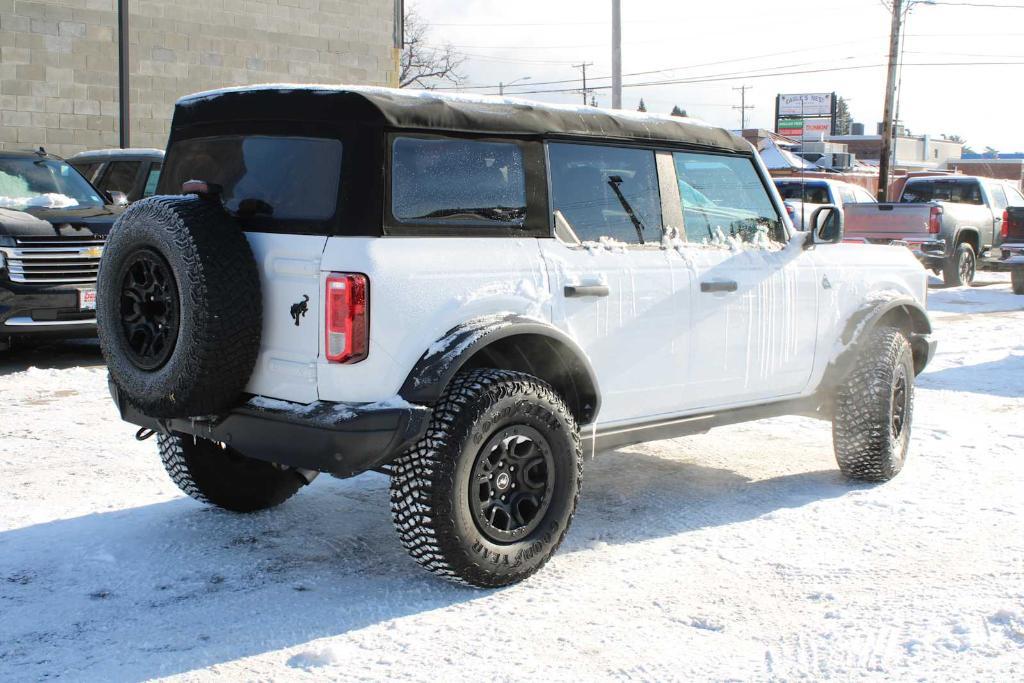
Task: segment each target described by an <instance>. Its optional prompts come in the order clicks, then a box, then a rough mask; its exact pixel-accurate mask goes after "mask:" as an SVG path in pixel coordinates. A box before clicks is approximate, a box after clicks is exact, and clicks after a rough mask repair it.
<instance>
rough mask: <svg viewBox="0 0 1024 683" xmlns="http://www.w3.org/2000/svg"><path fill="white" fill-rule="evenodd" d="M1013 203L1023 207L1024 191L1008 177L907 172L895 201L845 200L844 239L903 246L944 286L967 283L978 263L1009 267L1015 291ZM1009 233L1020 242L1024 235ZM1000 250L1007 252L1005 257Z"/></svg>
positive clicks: (1018, 278) (1022, 263)
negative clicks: (849, 202) (914, 175)
mask: <svg viewBox="0 0 1024 683" xmlns="http://www.w3.org/2000/svg"><path fill="white" fill-rule="evenodd" d="M1017 209H1022V210H1024V195H1022V194H1021V192H1020V190H1019V189H1018V188H1017V186H1016V185H1015V184H1014V183H1011V182H1009V181H1004V180H996V179H992V178H980V177H976V176H961V175H942V176H924V177H917V178H911V179H910V180H908V181H907V183H906V185H905V186H904V187H903V192H902V194H901V196H900V200H899V202H898V203H883V204H854V205H849V206H846V207H845V210H844V213H845V225H846V235H845V239H846V241H849V242H867V243H871V244H892V243H896V244H902V245H905V246H908V247H909V248H910V249H912V250H913V251H914V254H915V255H916V256H917V257H918V259H919V260H920V261H921V263H923V264H924V266H925V267H926V268H930V269H932V270H933V271H935V273H936V274H937V275H938V274H941V275H942V277H943V280H944V281H945V282H946V284H947V285H949V286H958V285H969V284H971V282H972V281H973V280H974V274H975V272H976V271H977V270H978V269H979V268H980V269H982V270H1002V271H1007V270H1008V271H1011V272H1013V273H1014V275H1013V278H1014V282H1016V283H1018V285H1015V287H1014V291H1017V290H1018V289H1021V287H1024V282H1022V277H1024V275H1021V274H1020V272H1021V269H1024V257H1020V256H1015V255H1012V254H1016V253H1017V252H1012V250H1011V249H1010V237H1009V236H1010V230H1011V229H1013V230H1017V229H1018V226H1019V223H1017V222H1015V221H1016V220H1017V219H1015V218H1014V217H1011V214H1013V216H1018V215H1020V212H1018V211H1017ZM1014 239H1015V240H1016V242H1014V244H1018V246H1020V247H1021V248H1024V235H1022V236H1021V238H1014ZM1004 244H1005V245H1006V249H1004ZM1004 251H1006V252H1012V254H1011V253H1007V254H1006V255H1005V258H1004ZM1018 259H1019V262H1018ZM1018 293H1024V291H1018Z"/></svg>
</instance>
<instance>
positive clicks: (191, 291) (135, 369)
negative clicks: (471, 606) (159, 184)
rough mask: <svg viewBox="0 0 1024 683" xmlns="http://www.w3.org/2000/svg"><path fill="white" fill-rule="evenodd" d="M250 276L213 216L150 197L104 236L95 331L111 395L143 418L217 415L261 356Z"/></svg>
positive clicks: (227, 224)
mask: <svg viewBox="0 0 1024 683" xmlns="http://www.w3.org/2000/svg"><path fill="white" fill-rule="evenodd" d="M261 310H262V298H261V295H260V282H259V273H258V270H257V268H256V262H255V260H254V259H253V255H252V250H251V249H250V247H249V243H248V242H247V241H246V239H245V235H243V234H242V232H241V231H240V230H239V228H238V227H237V226H236V225H235V224H234V222H233V221H232V219H231V218H230V217H229V216H228V215H227V214H226V213H225V212H224V211H223V210H222V209H221V208H220V206H218V205H216V204H214V203H211V202H208V201H204V200H201V199H198V198H196V197H187V196H182V197H150V198H149V199H144V200H142V201H139V202H136V203H135V204H132V205H131V206H130V207H129V208H128V209H127V210H126V211H125V212H124V213H123V214H122V215H121V217H120V218H119V219H118V220H117V222H116V223H115V225H114V228H113V229H112V230H111V233H110V237H109V238H108V240H107V244H106V247H105V249H104V253H103V258H102V259H101V262H100V271H99V280H98V283H97V311H96V314H97V315H96V317H97V323H98V327H99V337H100V344H101V347H102V349H103V356H104V358H105V359H106V361H107V367H108V368H109V370H110V376H111V378H112V380H113V381H114V383H115V384H116V386H117V387H118V389H119V391H120V392H122V393H123V394H124V396H125V397H126V398H127V399H128V401H130V402H131V403H132V404H133V405H134V406H135V407H136V408H138V409H139V410H140V411H142V412H143V413H144V414H146V415H149V416H152V417H160V418H174V417H179V418H180V417H191V416H198V415H211V414H217V413H221V412H224V411H226V410H227V409H229V408H231V407H232V406H233V405H234V404H235V402H236V401H237V400H238V397H239V394H240V393H241V392H242V389H243V388H244V387H245V385H246V383H247V382H248V381H249V376H250V375H251V374H252V370H253V366H254V365H255V363H256V356H257V353H258V352H259V347H260V332H261V328H262V320H261V318H262V316H261Z"/></svg>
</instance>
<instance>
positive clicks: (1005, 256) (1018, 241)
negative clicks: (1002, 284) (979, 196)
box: [999, 206, 1024, 294]
mask: <svg viewBox="0 0 1024 683" xmlns="http://www.w3.org/2000/svg"><path fill="white" fill-rule="evenodd" d="M1002 238H1003V243H1002V245H1001V247H1000V249H999V260H1000V262H1001V265H1002V266H1003V268H1004V269H1006V270H1009V271H1010V278H1011V283H1012V285H1013V293H1014V294H1024V206H1009V207H1007V209H1006V218H1005V219H1004V220H1003V222H1002Z"/></svg>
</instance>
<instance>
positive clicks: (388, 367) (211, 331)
mask: <svg viewBox="0 0 1024 683" xmlns="http://www.w3.org/2000/svg"><path fill="white" fill-rule="evenodd" d="M166 164H167V166H166V170H165V172H164V174H163V176H162V177H161V179H160V186H159V188H158V189H159V193H160V196H156V197H151V198H149V199H144V200H142V201H139V202H136V203H135V204H133V205H132V206H130V207H128V209H127V210H126V212H125V214H124V215H123V216H122V218H121V219H120V221H119V222H118V227H117V229H116V230H114V232H113V233H112V235H111V237H110V240H109V242H108V244H107V251H106V254H105V255H104V260H103V263H102V264H101V266H100V278H99V304H100V305H99V314H100V318H99V330H100V339H101V343H102V347H103V352H104V355H105V357H106V360H107V363H108V367H109V370H110V378H111V384H110V387H111V394H112V396H113V399H114V401H115V403H116V405H117V407H118V409H119V411H120V414H121V416H122V417H123V418H124V419H125V420H127V421H129V422H131V423H133V424H135V425H138V426H139V427H140V430H139V432H138V434H137V437H138V438H147V437H148V436H151V435H153V434H154V433H155V434H156V435H157V442H158V446H159V452H160V457H161V459H162V460H163V463H164V466H165V467H166V469H167V471H168V473H169V474H170V476H171V478H172V479H173V480H174V481H175V482H176V483H177V485H178V486H179V487H181V489H182V490H183V491H185V492H186V493H188V494H189V495H191V496H193V497H195V498H197V499H198V500H201V501H206V502H209V503H212V504H214V505H218V506H221V507H224V508H227V509H230V510H236V511H241V512H250V511H254V510H261V509H265V508H269V507H272V506H274V505H277V504H279V503H281V502H283V501H285V500H286V499H288V498H290V497H291V496H292V495H293V494H295V493H296V492H297V491H298V490H299V489H300V488H301V487H302V486H303V485H305V484H308V483H310V482H311V481H313V479H314V477H316V475H317V474H318V473H321V472H326V473H329V474H332V475H335V476H338V477H349V476H353V475H356V474H359V473H361V472H365V471H367V470H378V471H382V472H386V473H387V474H389V475H390V477H391V509H392V515H393V518H394V522H395V525H396V527H397V529H398V533H399V536H400V538H401V540H402V542H403V543H404V545H405V546H406V548H407V549H408V550H409V552H410V554H411V555H412V556H413V557H414V558H415V559H416V560H417V561H418V562H419V563H420V564H421V565H423V566H424V567H425V568H426V569H428V570H429V571H431V572H434V573H435V574H437V575H440V576H442V577H445V578H447V579H451V580H453V581H457V582H461V583H466V584H471V585H476V586H500V585H505V584H509V583H512V582H515V581H518V580H521V579H523V578H526V577H528V576H530V575H531V574H532V573H534V572H535V571H537V570H538V569H539V568H540V567H541V566H542V565H543V564H544V563H545V562H546V561H547V560H548V558H549V557H551V555H552V554H553V553H554V552H555V550H556V549H557V547H558V546H559V544H560V543H561V542H562V539H563V538H564V537H565V534H566V531H567V530H568V528H569V525H570V522H571V521H572V517H573V514H574V511H575V509H576V503H577V500H578V498H579V494H580V490H581V482H582V473H583V463H584V461H583V457H584V454H585V453H587V454H591V453H594V452H596V451H599V450H603V449H607V448H611V447H617V446H623V445H626V444H633V443H639V442H642V441H648V440H653V439H664V438H668V437H674V436H680V435H684V434H690V433H694V432H702V431H706V430H708V429H710V428H712V427H716V426H721V425H727V424H731V423H736V422H742V421H745V420H752V419H762V418H765V417H770V416H776V415H786V414H805V415H813V416H817V417H819V418H822V419H825V420H831V421H832V424H833V433H834V436H835V452H836V458H837V461H838V464H839V468H840V469H841V470H842V472H844V473H845V474H846V475H847V476H849V477H852V478H854V479H862V480H870V481H881V480H886V479H889V478H891V477H893V476H895V475H896V474H897V473H898V472H899V471H900V469H901V468H902V467H903V464H904V460H905V457H906V453H907V444H908V440H909V437H910V422H911V414H912V406H913V392H914V377H915V375H916V374H917V373H919V372H920V371H921V370H922V369H923V368H924V367H925V365H926V364H927V363H928V361H929V359H930V358H931V356H932V353H933V351H934V346H935V345H934V342H933V341H932V340H931V339H930V337H929V333H930V331H931V326H930V323H929V320H928V316H927V314H926V312H925V308H924V301H925V293H926V276H925V273H924V271H923V270H922V269H921V267H920V266H919V265H918V264H917V262H916V261H915V260H914V258H913V257H912V256H911V255H910V253H909V252H907V251H906V250H900V249H892V248H888V247H871V246H864V245H854V246H851V245H843V244H841V241H842V217H841V212H839V211H838V210H837V209H836V208H835V207H825V208H823V209H822V210H821V211H822V214H823V216H824V218H823V220H822V221H821V224H822V225H824V226H832V228H831V229H832V234H831V235H826V233H825V231H824V230H822V231H814V232H813V233H800V232H795V231H794V230H793V228H792V226H791V225H790V223H789V222H788V220H787V219H786V215H785V211H784V209H783V207H782V204H781V202H780V200H779V198H778V194H777V193H776V192H775V191H774V188H772V185H771V178H770V177H769V176H768V173H767V171H766V169H765V168H764V166H763V165H762V164H761V163H760V160H759V158H758V156H757V154H756V152H755V151H754V149H753V148H752V147H751V146H750V145H749V144H748V143H747V142H745V141H744V140H743V139H742V138H740V137H737V136H734V135H732V134H731V133H729V132H728V131H726V130H722V129H718V128H713V127H710V126H706V125H701V124H697V123H694V122H691V121H687V120H685V119H679V118H676V117H661V116H654V115H640V114H636V113H633V112H630V113H623V112H615V111H605V110H601V109H597V108H591V107H585V108H576V107H558V106H552V105H545V104H540V103H531V102H525V101H521V102H515V101H509V100H505V99H495V98H471V97H465V96H463V97H459V96H451V95H449V96H445V95H440V94H436V93H431V92H423V91H421V92H408V91H403V90H389V89H381V88H357V87H338V88H331V87H324V86H308V87H301V86H287V88H284V87H281V86H276V87H275V86H256V87H250V88H240V89H228V90H223V91H214V92H208V93H201V94H198V95H194V96H191V97H186V98H184V99H183V100H181V101H179V102H178V104H177V107H176V109H175V113H174V119H173V122H172V127H171V133H170V141H169V147H168V153H167V161H166ZM683 184H685V186H686V187H689V188H691V189H692V190H694V191H695V192H697V193H699V194H700V195H701V197H703V199H699V198H698V199H697V200H696V203H694V202H693V200H692V199H687V197H686V196H684V194H685V193H683V192H681V191H680V189H681V188H682V187H683ZM680 226H682V228H681V229H680ZM637 466H642V464H640V463H638V465H637Z"/></svg>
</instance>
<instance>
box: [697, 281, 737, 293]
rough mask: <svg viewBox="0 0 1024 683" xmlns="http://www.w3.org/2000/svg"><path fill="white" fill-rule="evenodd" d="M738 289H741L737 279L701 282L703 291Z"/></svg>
mask: <svg viewBox="0 0 1024 683" xmlns="http://www.w3.org/2000/svg"><path fill="white" fill-rule="evenodd" d="M737 289H739V285H737V284H736V281H735V280H715V281H713V282H702V283H700V291H702V292H735V291H736V290H737Z"/></svg>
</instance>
